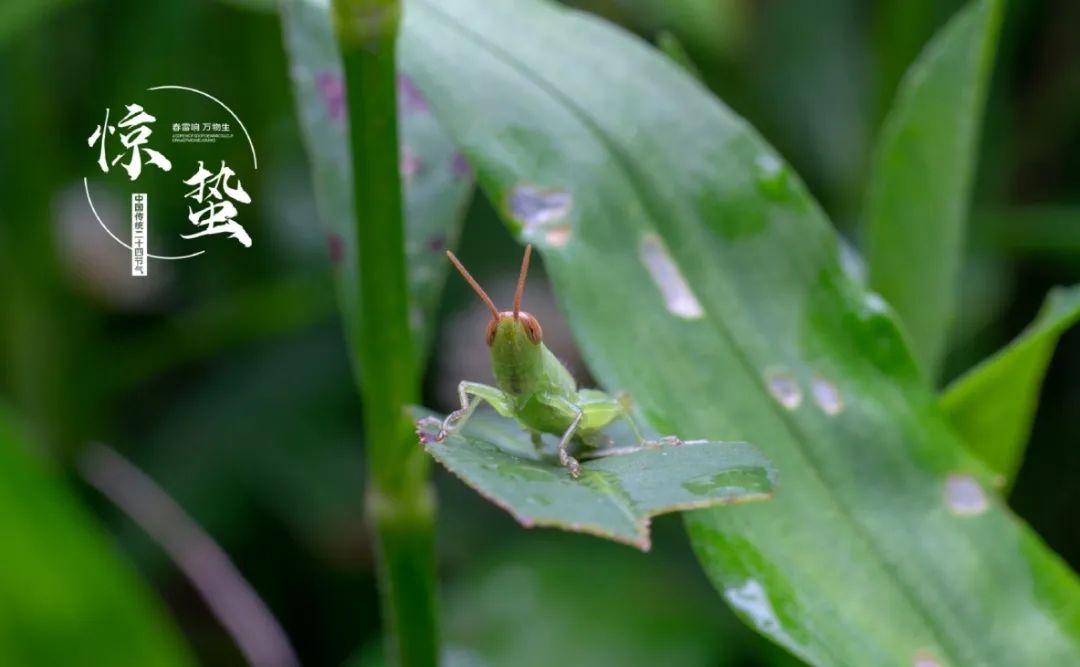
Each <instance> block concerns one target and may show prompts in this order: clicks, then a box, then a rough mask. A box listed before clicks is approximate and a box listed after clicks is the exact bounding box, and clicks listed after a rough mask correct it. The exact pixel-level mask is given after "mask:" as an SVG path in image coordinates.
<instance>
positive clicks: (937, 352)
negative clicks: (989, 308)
mask: <svg viewBox="0 0 1080 667" xmlns="http://www.w3.org/2000/svg"><path fill="white" fill-rule="evenodd" d="M1001 15H1002V1H1001V0H974V1H973V2H972V3H971V4H970V5H969V6H968V7H967V9H965V10H964V11H962V12H961V13H960V14H958V15H957V16H956V17H955V18H954V19H953V20H952V21H950V22H949V24H948V25H947V26H946V27H945V28H944V29H942V31H941V32H940V34H939V35H938V36H937V37H935V38H934V40H933V41H931V42H930V44H929V45H928V46H927V47H926V49H925V51H923V53H922V55H921V56H920V57H919V59H918V61H916V63H915V64H914V65H913V66H912V67H911V69H910V70H909V71H908V73H907V76H906V77H905V78H904V80H903V82H902V83H901V86H900V90H899V91H898V93H897V98H896V101H895V103H894V104H893V108H892V110H891V111H890V112H889V115H888V117H887V118H886V120H885V124H884V126H883V129H882V133H881V138H880V140H879V143H878V147H877V155H876V158H875V163H874V166H873V170H872V178H871V181H870V184H869V191H868V196H867V208H866V213H865V215H866V218H865V225H866V235H867V264H868V265H869V268H870V287H871V288H873V289H874V290H876V291H878V292H879V293H880V294H881V295H882V296H883V297H885V300H886V301H888V302H889V303H891V304H892V305H893V307H894V308H896V311H897V313H898V314H899V315H900V318H901V320H902V321H903V323H904V326H905V329H906V330H907V332H908V334H910V337H911V344H912V346H913V348H914V350H915V355H916V357H917V358H918V359H919V362H920V363H921V365H922V367H923V369H924V370H925V371H926V373H927V375H928V376H929V377H931V378H935V377H937V374H938V370H939V366H940V364H941V358H942V355H943V354H944V352H945V345H946V342H947V339H948V333H949V329H950V326H951V324H952V320H953V307H954V303H955V300H956V279H957V275H958V272H959V270H960V260H961V257H962V255H963V249H964V224H965V219H966V216H967V206H968V196H969V194H970V192H969V191H970V189H971V180H972V174H973V172H974V167H975V157H976V148H977V142H978V138H979V121H980V118H981V117H982V112H983V103H984V100H985V98H986V90H987V87H988V84H989V79H990V73H991V68H992V65H993V58H994V49H995V46H996V44H997V36H998V32H999V28H1000V25H1001Z"/></svg>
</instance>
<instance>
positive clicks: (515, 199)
mask: <svg viewBox="0 0 1080 667" xmlns="http://www.w3.org/2000/svg"><path fill="white" fill-rule="evenodd" d="M508 203H509V205H510V213H511V214H513V216H514V217H515V218H516V219H517V220H518V221H519V222H520V223H521V224H522V225H524V226H525V228H526V229H528V228H530V227H536V226H538V225H543V224H546V223H549V222H555V221H556V220H560V219H562V218H565V217H566V214H567V213H569V212H570V206H571V205H572V204H573V198H572V197H571V196H570V193H569V192H564V191H562V190H541V189H540V188H537V187H534V186H532V185H519V186H517V187H516V188H514V189H513V191H512V192H511V193H510V197H509V200H508Z"/></svg>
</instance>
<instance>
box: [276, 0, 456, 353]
mask: <svg viewBox="0 0 1080 667" xmlns="http://www.w3.org/2000/svg"><path fill="white" fill-rule="evenodd" d="M281 16H282V26H283V30H284V33H285V45H286V47H287V50H288V53H289V60H290V67H291V70H290V71H291V73H292V81H293V88H294V91H295V96H296V105H297V110H298V112H299V117H300V124H301V129H302V130H303V135H304V140H305V143H306V144H307V150H308V157H309V159H310V161H311V173H312V179H313V184H314V187H315V198H316V203H317V205H318V209H319V217H320V218H321V219H322V222H323V228H324V229H325V230H326V233H327V253H328V254H329V256H330V260H331V262H332V263H334V265H335V267H336V269H337V270H336V273H337V277H338V282H339V288H340V290H339V291H340V294H341V299H342V305H343V307H344V308H346V310H347V312H353V311H355V309H356V307H357V306H356V299H357V296H356V267H355V266H350V265H349V263H348V262H344V261H343V259H344V258H345V257H347V256H348V255H349V253H347V252H346V249H347V248H348V247H351V246H352V245H353V244H355V240H354V233H355V232H354V229H353V226H352V220H353V201H352V189H351V183H352V177H351V169H350V162H349V159H348V150H349V140H348V136H347V131H348V127H347V123H346V120H347V110H346V106H345V105H346V100H345V89H344V84H343V83H342V65H341V54H340V52H339V51H338V48H337V43H336V41H335V40H334V38H333V33H332V31H331V27H330V9H329V2H328V0H286V1H284V2H282V3H281ZM398 124H399V127H400V138H399V143H400V150H401V153H400V165H399V167H400V169H401V175H402V186H403V189H404V197H405V199H404V206H405V209H404V210H405V253H406V259H407V264H408V280H409V290H410V302H411V307H412V310H411V322H410V324H411V326H412V329H413V337H414V339H415V341H416V343H417V346H418V348H419V350H420V351H421V353H422V356H423V355H426V354H427V350H428V348H429V347H430V345H431V333H432V331H433V330H434V328H435V327H434V326H433V321H434V318H435V310H436V306H437V304H438V299H439V294H440V292H441V291H442V287H443V284H444V283H445V281H446V275H447V271H448V270H449V266H448V265H447V263H446V261H445V259H446V258H445V255H444V254H443V250H444V249H445V248H452V247H454V246H455V245H456V244H457V239H458V236H459V235H460V232H461V225H462V223H463V222H464V218H465V210H466V208H467V205H468V202H469V199H470V198H471V196H472V192H473V186H474V178H473V173H472V169H471V167H470V166H469V163H468V162H467V161H466V159H465V157H464V156H463V155H461V154H460V153H458V152H457V151H456V150H455V148H454V144H453V143H451V141H450V140H449V138H448V137H447V135H446V133H445V132H444V131H443V130H442V128H440V127H439V124H438V122H437V121H436V119H435V117H434V116H433V115H432V114H431V113H430V111H429V109H428V106H427V102H426V101H425V100H424V98H423V96H422V95H421V94H420V92H419V91H418V90H417V89H416V88H415V87H414V86H413V84H412V82H410V81H409V80H408V78H407V77H404V76H402V77H400V78H399V81H398Z"/></svg>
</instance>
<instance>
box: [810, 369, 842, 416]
mask: <svg viewBox="0 0 1080 667" xmlns="http://www.w3.org/2000/svg"><path fill="white" fill-rule="evenodd" d="M810 393H811V394H812V395H813V397H814V402H815V403H817V405H818V407H819V408H821V410H822V412H824V413H825V414H827V415H829V416H830V417H831V416H833V415H837V414H840V411H841V410H843V409H844V399H843V397H841V396H840V390H839V389H837V388H836V385H835V384H833V383H832V382H829V381H828V380H826V379H825V378H823V377H821V376H815V377H814V379H813V381H811V383H810Z"/></svg>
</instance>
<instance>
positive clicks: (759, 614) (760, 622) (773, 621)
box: [724, 579, 781, 633]
mask: <svg viewBox="0 0 1080 667" xmlns="http://www.w3.org/2000/svg"><path fill="white" fill-rule="evenodd" d="M724 598H726V599H727V601H728V604H730V605H731V606H732V607H734V608H735V609H736V610H737V611H739V612H742V613H743V614H745V615H747V616H749V617H750V620H751V621H753V623H754V625H756V626H757V628H758V629H759V630H761V631H762V632H766V633H776V632H779V631H780V630H781V624H780V619H779V618H777V616H776V612H775V611H774V610H773V606H772V603H771V602H769V596H768V594H766V592H765V587H764V586H762V585H761V583H760V582H758V581H756V580H754V579H750V580H748V581H746V582H745V583H744V584H743V585H741V586H732V587H730V588H728V589H726V590H725V591H724Z"/></svg>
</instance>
